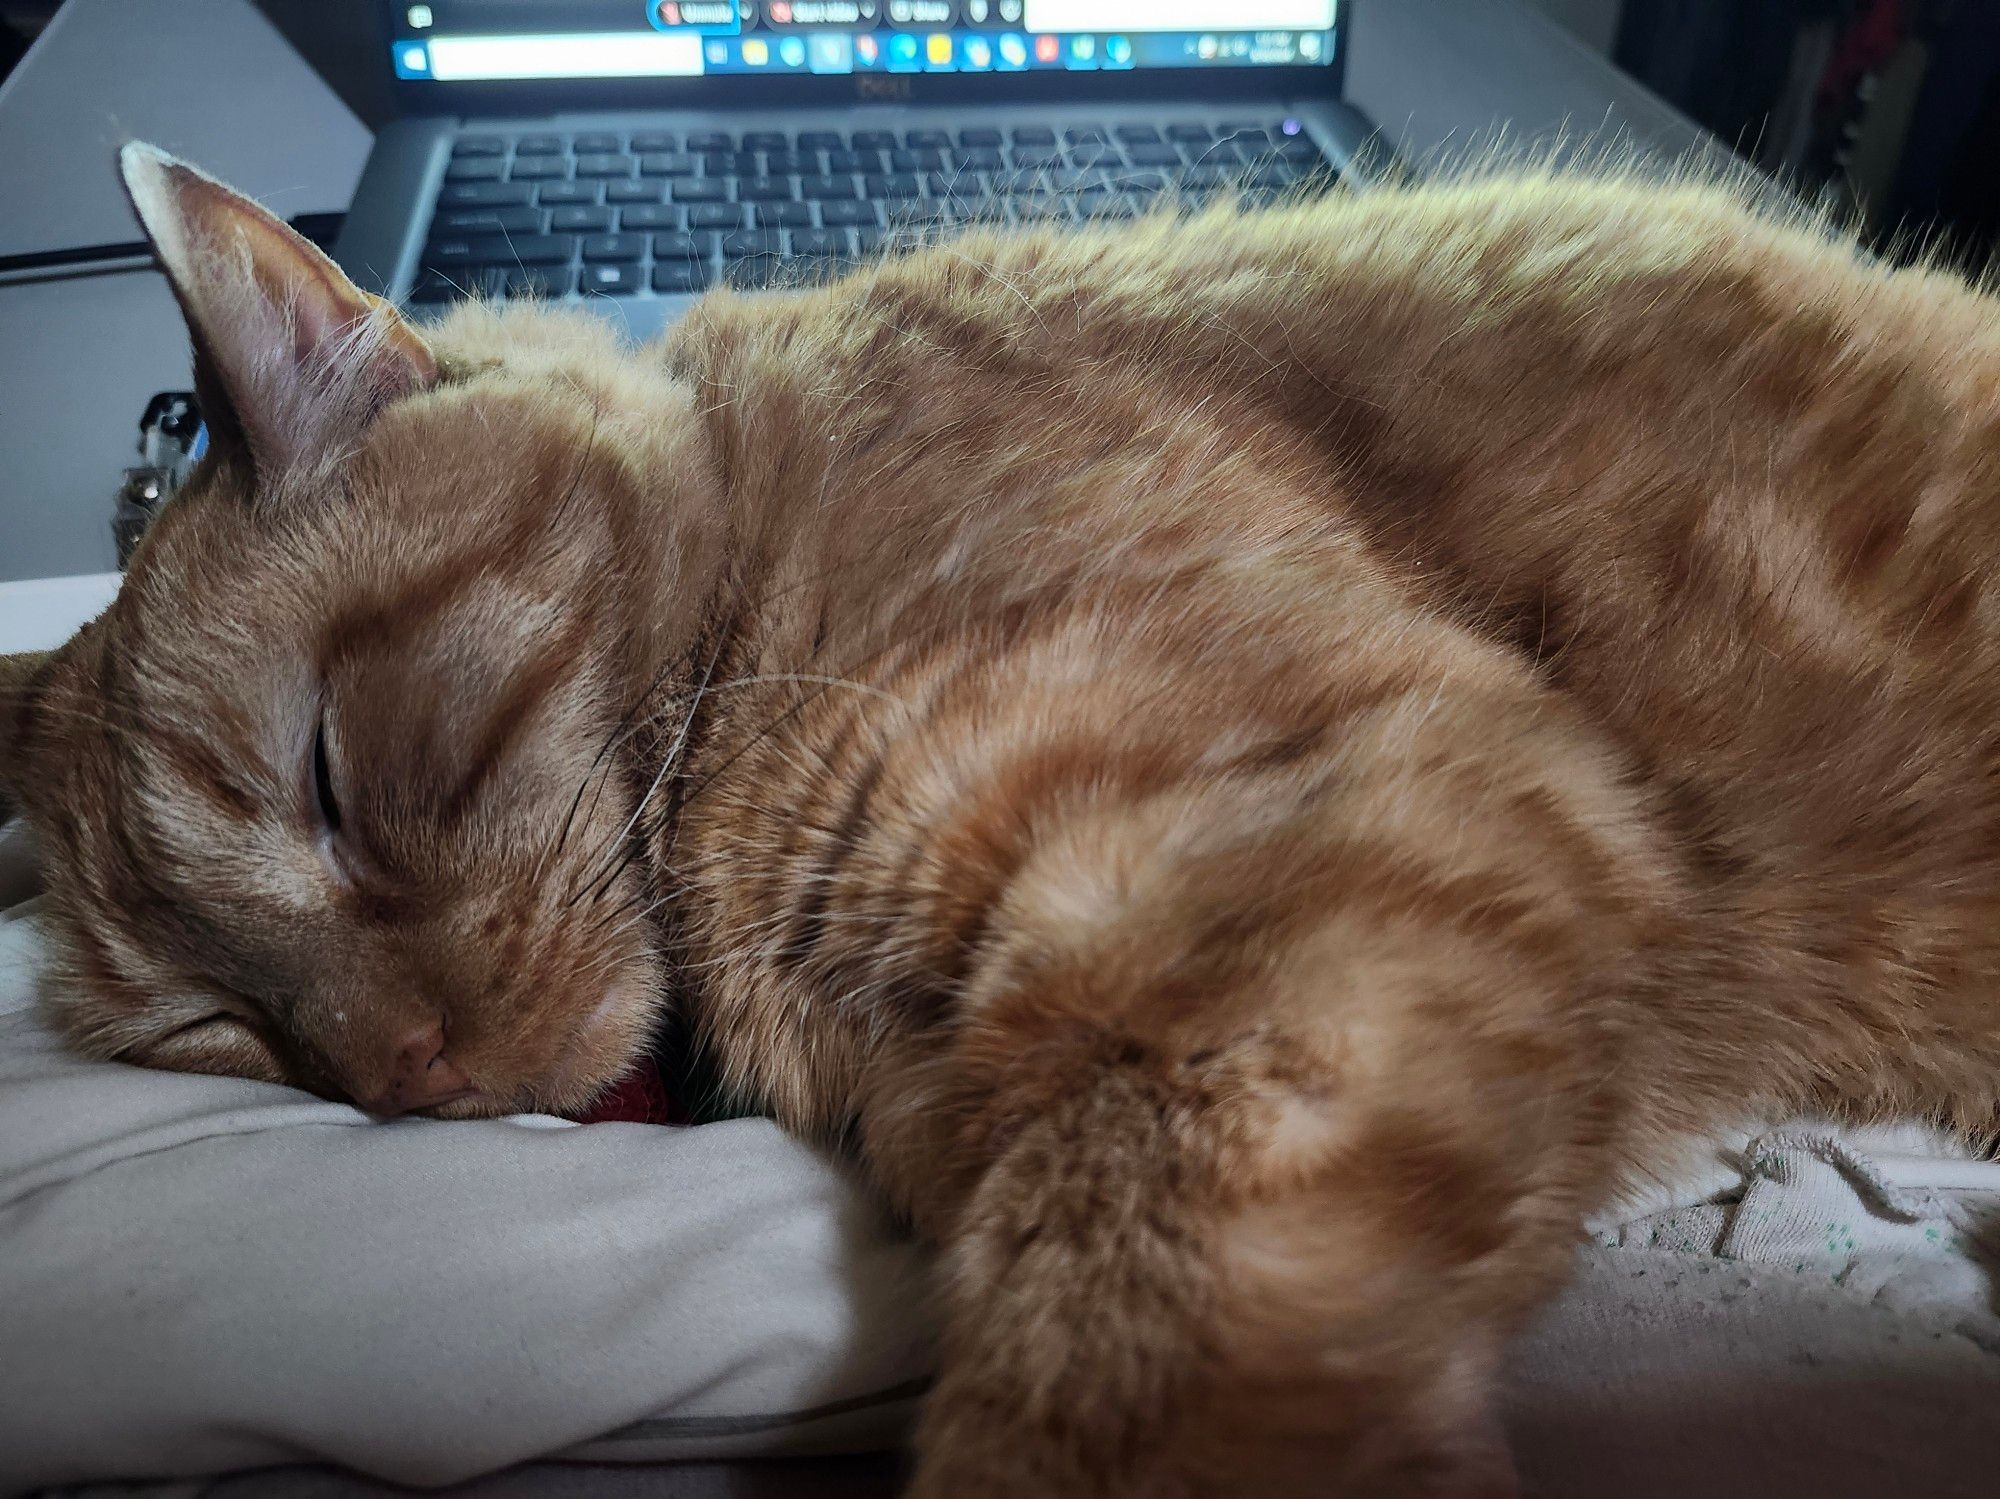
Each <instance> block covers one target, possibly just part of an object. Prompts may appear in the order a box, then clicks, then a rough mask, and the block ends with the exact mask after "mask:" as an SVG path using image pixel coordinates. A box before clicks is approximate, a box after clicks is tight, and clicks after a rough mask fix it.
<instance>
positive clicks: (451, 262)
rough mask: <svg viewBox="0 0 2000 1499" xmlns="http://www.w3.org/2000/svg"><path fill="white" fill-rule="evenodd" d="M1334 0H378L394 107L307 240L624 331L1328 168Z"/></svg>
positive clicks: (419, 277)
mask: <svg viewBox="0 0 2000 1499" xmlns="http://www.w3.org/2000/svg"><path fill="white" fill-rule="evenodd" d="M1349 5H1350V0H427V3H411V0H389V5H388V21H389V25H388V45H389V56H388V58H387V59H386V61H387V62H388V64H389V65H390V66H391V67H392V68H393V70H394V74H395V80H396V82H395V87H396V91H397V99H398V110H399V115H398V118H397V119H395V120H394V121H393V122H392V123H391V124H390V125H389V126H388V127H387V128H385V129H384V130H383V131H382V132H381V134H380V135H379V136H378V137H377V140H376V144H375V149H374V152H373V154H372V155H371V156H370V158H369V161H368V165H367V168H366V170H365V171H364V172H363V174H362V179H361V183H360V185H359V187H358V189H357V191H356V194H355V198H354V202H353V206H352V207H351V208H350V210H349V212H348V216H347V220H346V223H345V225H344V227H343V229H342V232H341V235H340V238H339V241H338V243H337V245H336V246H335V250H334V255H335V258H336V259H337V260H338V261H339V262H340V264H341V267H342V268H343V269H344V270H346V271H347V272H348V274H349V275H351V276H353V277H354V279H355V280H356V281H357V282H358V283H359V284H360V285H362V286H364V287H366V288H367V289H369V290H371V291H374V292H376V293H378V294H380V295H383V296H386V297H389V298H391V299H392V300H395V301H397V302H399V303H401V304H404V305H406V306H408V307H409V308H411V309H412V311H413V312H414V313H415V314H416V315H417V316H419V317H423V316H429V315H433V314H435V313H436V312H437V311H439V310H441V309H443V308H445V307H448V306H449V305H450V304H451V303H452V302H453V301H455V300H458V299H460V298H462V297H465V296H467V295H473V294H476V295H479V296H483V297H487V298H500V299H508V298H516V297H535V298H545V299H553V300H561V301H574V302H577V303H581V304H584V305H587V306H589V307H591V308H592V309H594V310H597V311H599V312H601V313H602V314H603V315H604V316H606V317H609V318H612V319H615V320H617V321H619V322H621V323H622V324H623V325H624V327H625V328H626V330H627V331H628V332H629V333H630V334H631V335H632V336H633V337H635V338H645V337H648V336H650V335H652V334H653V333H655V332H657V331H659V329H660V328H661V327H663V326H664V325H666V324H667V323H669V322H670V321H672V320H673V319H674V318H675V317H676V316H677V315H678V314H679V313H680V311H681V310H682V309H683V308H685V307H686V305H687V304H688V302H689V301H690V300H691V299H692V298H693V297H694V296H695V295H698V294H699V293H700V292H701V291H703V290H705V289H706V288H708V287H709V286H712V285H715V284H718V283H728V284H732V285H736V286H743V287H762V286H784V285H795V284H802V283H806V282H810V281H812V280H814V279H816V278H819V277H824V276H829V275H833V274H837V273H839V272H840V271H842V270H843V269H846V268H850V267H852V266H854V265H855V264H858V263H861V262H864V261H866V260H867V259H869V258H870V257H872V256H878V255H890V254H895V253H898V252H899V251H900V250H902V249H904V248H906V247H908V246H911V245H915V244H920V243H922V242H924V241H925V240H926V239H928V238H932V237H935V236H939V235H944V234H950V233H953V232H956V231H957V230H959V229H960V228H962V227H963V226H965V225H968V224H973V223H979V222H991V223H1001V224H1034V223H1091V222H1115V221H1117V220H1119V219H1121V218H1129V217H1131V216H1134V215H1137V214H1141V213H1144V212H1147V211H1148V210H1149V209H1152V208H1156V207H1158V206H1159V205H1160V204H1161V203H1162V202H1172V203H1176V204H1198V203H1200V202H1203V201H1206V200H1208V199H1210V198H1212V197H1214V196H1215V195H1217V194H1230V195H1234V196H1236V197H1238V198H1242V199H1246V200H1248V201H1251V202H1259V201H1267V200H1276V199H1279V198H1284V197H1290V196H1293V195H1296V194H1298V193H1301V192H1311V191H1314V190H1317V189H1319V188H1321V187H1324V186H1327V185H1330V184H1331V183H1333V182H1334V181H1336V180H1338V178H1339V176H1340V174H1342V173H1343V172H1346V171H1348V170H1349V169H1350V166H1351V163H1352V161H1353V158H1354V156H1355V153H1356V151H1357V150H1358V149H1359V147H1360V146H1361V144H1362V143H1363V141H1364V140H1365V139H1366V138H1367V137H1368V135H1369V134H1370V133H1371V130H1370V127H1369V125H1368V124H1367V122H1366V121H1365V120H1364V119H1363V118H1362V116H1361V115H1360V114H1359V113H1358V112H1357V111H1355V110H1354V109H1352V108H1350V107H1349V106H1348V105H1346V104H1345V103H1343V102H1342V99H1341V80H1342V74H1343V71H1344V68H1345V63H1346V53H1347V46H1346V42H1347V23H1348V10H1349Z"/></svg>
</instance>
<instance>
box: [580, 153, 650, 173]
mask: <svg viewBox="0 0 2000 1499" xmlns="http://www.w3.org/2000/svg"><path fill="white" fill-rule="evenodd" d="M637 165H638V163H637V162H636V161H634V160H633V159H632V158H631V157H629V156H623V155H619V154H617V153H608V154H607V153H598V154H595V155H589V156H579V157H577V159H576V175H577V176H579V177H630V176H631V175H632V169H633V168H634V167H635V166H637Z"/></svg>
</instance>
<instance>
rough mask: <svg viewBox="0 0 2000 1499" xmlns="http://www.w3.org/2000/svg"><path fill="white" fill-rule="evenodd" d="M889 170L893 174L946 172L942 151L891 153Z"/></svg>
mask: <svg viewBox="0 0 2000 1499" xmlns="http://www.w3.org/2000/svg"><path fill="white" fill-rule="evenodd" d="M889 170H890V171H892V172H940V171H943V170H944V152H942V151H891V152H890V153H889Z"/></svg>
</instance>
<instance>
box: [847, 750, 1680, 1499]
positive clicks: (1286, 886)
mask: <svg viewBox="0 0 2000 1499" xmlns="http://www.w3.org/2000/svg"><path fill="white" fill-rule="evenodd" d="M1491 727H1492V726H1491V725H1489V728H1491ZM1513 727H1515V728H1517V729H1518V731H1519V732H1518V735H1517V736H1510V735H1509V734H1507V733H1504V732H1502V733H1489V734H1488V736H1487V739H1486V742H1487V743H1488V744H1493V743H1495V742H1496V740H1497V742H1499V743H1502V744H1508V743H1510V742H1511V745H1512V749H1520V748H1522V747H1524V746H1523V744H1522V740H1523V739H1525V740H1526V741H1527V743H1526V746H1525V747H1527V748H1530V749H1532V750H1534V751H1535V753H1534V754H1532V755H1527V756H1517V755H1515V754H1514V753H1512V750H1508V751H1500V752H1490V753H1488V752H1482V751H1480V750H1478V749H1474V750H1471V751H1465V752H1459V753H1457V754H1456V755H1455V756H1454V757H1453V758H1452V759H1450V760H1449V761H1438V762H1434V763H1437V764H1438V765H1439V766H1440V767H1441V773H1439V774H1435V775H1433V774H1430V773H1427V772H1425V771H1423V769H1422V767H1423V766H1424V764H1425V756H1424V754H1423V747H1422V745H1418V746H1417V748H1416V752H1415V753H1414V755H1413V753H1412V750H1411V745H1410V742H1409V740H1408V738H1407V736H1405V735H1402V734H1401V733H1400V732H1399V734H1398V735H1397V737H1396V738H1395V739H1394V740H1392V741H1385V744H1393V747H1394V749H1395V750H1396V754H1395V755H1394V756H1384V757H1383V758H1381V759H1379V760H1376V759H1374V758H1372V757H1370V758H1368V759H1367V760H1365V761H1364V760H1356V761H1354V762H1352V768H1351V769H1350V771H1349V773H1348V774H1347V775H1346V776H1344V777H1343V779H1342V780H1341V781H1340V782H1339V783H1338V787H1337V789H1335V790H1332V791H1329V792H1326V793H1324V794H1322V793H1319V792H1315V793H1314V794H1313V796H1311V797H1308V798H1303V799H1301V800H1300V801H1299V802H1298V803H1296V804H1295V811H1294V813H1293V814H1292V815H1290V816H1288V817H1286V818H1273V817H1271V816H1269V815H1268V810H1269V807H1270V805H1271V802H1272V797H1271V795H1270V794H1269V792H1268V788H1266V789H1264V790H1262V791H1260V792H1259V793H1258V795H1259V796H1260V798H1261V801H1260V803H1259V806H1260V807H1261V809H1262V810H1263V811H1264V813H1265V814H1266V815H1263V816H1261V817H1258V816H1253V815H1252V813H1253V811H1255V810H1258V809H1257V808H1253V807H1251V806H1250V805H1249V803H1248V801H1247V797H1246V800H1245V801H1244V802H1243V804H1230V800H1229V798H1228V797H1227V796H1226V795H1223V794H1222V793H1218V792H1215V791H1203V792H1194V791H1191V792H1190V793H1189V794H1188V796H1187V797H1185V798H1172V799H1165V801H1166V804H1164V805H1163V799H1161V798H1153V799H1150V800H1149V801H1148V802H1147V803H1146V804H1145V805H1144V806H1143V807H1136V806H1135V807H1134V808H1133V809H1132V810H1131V812H1130V813H1129V815H1128V814H1121V813H1117V812H1100V813H1099V814H1097V815H1095V816H1093V818H1092V819H1091V820H1090V822H1089V824H1088V825H1087V826H1083V827H1080V828H1078V829H1077V830H1076V832H1075V834H1074V836H1070V837H1066V838H1061V839H1056V840H1053V841H1051V842H1050V843H1049V844H1048V845H1046V846H1045V847H1043V848H1042V849H1041V850H1040V851H1039V852H1038V854H1037V855H1036V856H1035V857H1034V858H1032V859H1031V860H1030V861H1029V862H1028V864H1027V865H1026V866H1025V867H1024V868H1023V869H1022V870H1021V871H1020V873H1019V875H1018V877H1017V878H1016V879H1015V881H1014V882H1013V883H1012V885H1011V886H1010V888H1009V891H1008V894H1007V897H1006V899H1005V901H1004V903H1003V906H1002V909H1000V910H999V911H998V912H996V913H995V916H994V926H993V929H992V930H993V932H994V935H993V936H992V937H991V939H990V940H989V942H988V943H987V945H986V947H985V949H984V957H983V961H982V964H981V967H980V970H979V972H978V973H977V974H976V976H975V977H974V979H973V981H972V982H971V984H970V985H969V987H968V989H967V992H966V994H965V996H964V1000H963V1003H962V1007H961V1010H960V1013H959V1014H958V1016H957V1017H956V1018H955V1019H954V1021H953V1023H952V1024H951V1025H950V1026H949V1027H946V1028H941V1029H939V1030H937V1031H934V1032H931V1033H929V1034H928V1035H926V1036H924V1037H922V1038H912V1039H911V1041H910V1042H909V1049H908V1050H907V1051H906V1052H905V1053H904V1054H903V1055H902V1056H900V1057H899V1058H896V1059H893V1060H890V1061H887V1062H885V1064H884V1066H883V1068H882V1070H881V1073H880V1075H879V1078H878V1087H879V1089H880V1092H879V1094H878V1097H877V1099H876V1101H875V1104H874V1106H873V1107H871V1108H870V1109H869V1110H868V1111H867V1112H868V1117H869V1120H870V1123H869V1126H868V1128H867V1130H866V1134H867V1136H868V1139H867V1144H868V1147H869V1150H870V1154H871V1156H872V1158H873V1161H874V1164H875V1166H876V1168H877V1171H878V1174H879V1175H880V1176H881V1177H882V1178H883V1179H884V1180H885V1181H886V1182H887V1183H888V1184H889V1185H890V1187H891V1189H892V1191H894V1192H895V1193H896V1194H897V1195H898V1196H900V1197H902V1198H903V1199H905V1200H906V1201H908V1202H910V1203H912V1204H913V1205H914V1207H915V1210H916V1211H917V1214H918V1217H919V1220H920V1222H922V1223H923V1224H924V1226H925V1227H926V1228H927V1229H928V1230H929V1231H930V1232H932V1233H933V1234H935V1235H936V1236H937V1237H938V1238H939V1239H940V1240H941V1241H942V1243H943V1245H944V1248H945V1250H946V1254H947V1280H946V1287H947V1290H946V1294H947V1297H948V1308H947V1313H948V1316H947V1336H946V1343H945V1349H944V1361H943V1367H942V1372H941V1375H940V1379H939V1383H938V1386H937V1388H936V1390H935V1392H934V1395H933V1397H932V1400H931V1403H930V1406H929V1409H928V1412H927V1415H926V1418H925V1421H924V1424H923V1427H922V1431H921V1436H920V1444H919V1461H918V1470H917V1483H916V1492H917V1493H918V1494H919V1495H920V1496H923V1499H977V1496H993V1499H1015V1496H1018V1499H1029V1496H1036V1499H1072V1496H1073V1499H1119V1496H1148V1499H1152V1496H1158V1499H1196V1496H1223V1495H1230V1496H1243V1495H1250V1496H1258V1495H1262V1496H1293V1495H1306V1494H1329V1495H1380V1496H1390V1495H1498V1494H1505V1493H1508V1492H1510V1491H1511V1489H1512V1477H1511V1469H1510V1466H1509V1462H1508V1459H1507V1455H1506V1452H1505V1448H1504V1443H1503V1442H1502V1441H1501V1440H1500V1438H1499V1436H1498V1435H1497V1423H1496V1420H1495V1418H1494V1415H1493V1412H1492V1405H1491V1399H1492V1392H1491V1389H1490V1381H1489V1375H1490V1371H1491V1370H1492V1368H1493V1366H1494V1364H1495V1362H1496V1360H1497V1358H1498V1356H1499V1352H1500V1349H1501V1347H1502V1346H1503V1344H1504V1341H1505V1339H1506V1337H1507V1336H1508V1334H1509V1333H1510V1332H1511V1331H1512V1329H1513V1328H1514V1327H1516V1326H1517V1325H1518V1323H1519V1321H1520V1320H1521V1318H1522V1317H1523V1316H1524V1315H1525V1314H1526V1313H1527V1312H1528V1311H1529V1310H1531V1309H1532V1308H1533V1307H1534V1306H1536V1305H1538V1304H1539V1303H1540V1302H1541V1300H1543V1299H1544V1298H1545V1297H1546V1296H1547V1295H1548V1294H1550V1293H1551V1292H1552V1290H1553V1289H1554V1288H1555V1287H1556V1286H1557V1285H1558V1284H1559V1283H1560V1281H1561V1279H1562V1277H1563V1275H1564V1273H1565V1272H1566V1270H1567V1267H1568V1264H1569V1261H1570V1256H1571V1254H1572V1251H1573V1248H1574V1245H1575V1243H1576V1239H1577V1234H1578V1224H1579V1222H1580V1219H1581V1217H1582V1216H1583V1214H1584V1212H1585V1211H1586V1210H1587V1207H1588V1206H1589V1205H1590V1204H1591V1203H1593V1202H1594V1201H1595V1200H1597V1198H1598V1197H1599V1195H1600V1194H1601V1193H1602V1192H1603V1191H1604V1189H1605V1186H1606V1183H1607V1181H1608V1179H1609V1177H1610V1176H1611V1175H1612V1173H1613V1172H1614V1171H1615V1170H1616V1169H1617V1163H1618V1157H1619V1154H1620V1150H1621V1142H1622V1128H1623V1119H1624V1116H1625V1112H1626V1104H1627V1099H1626V1098H1625V1096H1624V1093H1623V1089H1624V1088H1625V1086H1626V1084H1625V1083H1623V1082H1622V1081H1621V1080H1620V1079H1621V1071H1622V1067H1623V1060H1624V1051H1623V1047H1624V1044H1625V1038H1626V1037H1627V1036H1628V1035H1629V1034H1630V1030H1631V1017H1630V1016H1629V1015H1625V1014H1622V1013H1621V1012H1620V1011H1619V1009H1618V1005H1619V1003H1620V1001H1619V999H1618V996H1619V995H1620V994H1621V993H1622V989H1623V983H1622V975H1623V965H1625V964H1626V963H1628V962H1630V961H1632V955H1633V954H1634V953H1635V952H1636V951H1637V950H1638V945H1637V943H1636V941H1635V937H1636V934H1637V933H1638V931H1639V930H1640V928H1641V927H1642V926H1643V925H1644V924H1645V922H1646V920H1647V917H1646V915H1645V910H1646V907H1647V902H1648V899H1649V895H1648V892H1649V891H1657V889H1658V883H1657V881H1656V880H1655V879H1654V878H1653V872H1652V871H1650V870H1649V869H1648V868H1647V866H1646V858H1645V845H1644V840H1643V838H1641V837H1639V836H1637V834H1636V833H1635V832H1634V827H1635V825H1634V824H1633V823H1631V822H1629V821H1627V820H1625V819H1626V815H1627V814H1626V813H1625V812H1623V811H1620V810H1619V806H1620V803H1619V800H1618V797H1619V793H1618V788H1617V786H1616V785H1615V783H1613V782H1612V781H1611V780H1610V779H1608V778H1607V777H1605V776H1603V775H1602V774H1600V772H1599V770H1598V769H1594V768H1593V767H1594V766H1596V767H1601V766H1602V764H1603V762H1602V761H1601V760H1596V759H1594V757H1593V756H1592V755H1590V754H1572V753H1569V752H1567V751H1566V750H1565V748H1564V745H1563V742H1562V739H1561V737H1560V736H1559V735H1558V734H1556V733H1555V732H1554V731H1553V730H1550V729H1547V727H1546V725H1537V724H1528V725H1526V726H1525V727H1522V726H1518V725H1517V726H1513ZM1478 742H1479V741H1477V740H1474V739H1472V738H1470V737H1469V736H1465V735H1462V734H1460V735H1458V736H1457V737H1456V739H1455V743H1456V744H1458V745H1464V744H1474V745H1476V744H1478ZM1413 766H1414V767H1415V770H1414V771H1413Z"/></svg>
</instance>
